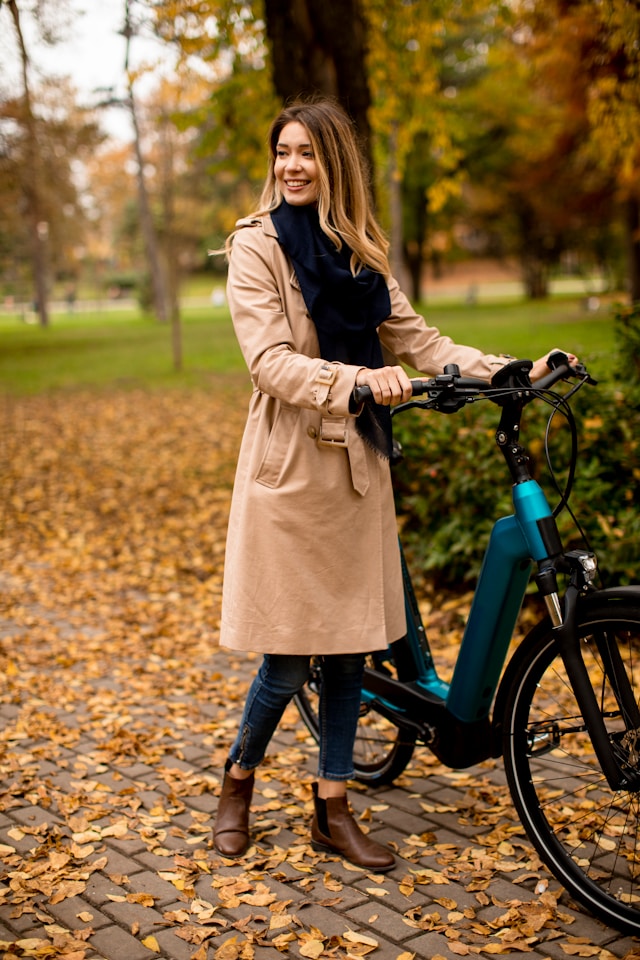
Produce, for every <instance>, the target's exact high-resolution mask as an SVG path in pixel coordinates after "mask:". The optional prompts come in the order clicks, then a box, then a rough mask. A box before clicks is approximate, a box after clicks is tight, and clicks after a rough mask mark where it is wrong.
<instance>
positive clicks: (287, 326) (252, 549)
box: [214, 100, 548, 871]
mask: <svg viewBox="0 0 640 960" xmlns="http://www.w3.org/2000/svg"><path fill="white" fill-rule="evenodd" d="M269 144H270V157H269V169H268V173H267V178H266V182H265V186H264V190H263V193H262V197H261V201H260V208H259V211H258V212H256V213H255V214H253V215H252V216H250V217H249V218H247V219H245V220H241V221H239V223H238V225H237V229H236V231H235V232H234V234H232V236H231V237H230V239H229V242H228V244H227V249H228V252H229V277H228V286H227V293H228V299H229V304H230V308H231V314H232V318H233V323H234V327H235V331H236V334H237V337H238V341H239V343H240V346H241V348H242V351H243V354H244V357H245V360H246V362H247V366H248V368H249V371H250V373H251V378H252V382H253V388H254V389H253V395H252V398H251V402H250V408H249V415H248V421H247V425H246V429H245V433H244V438H243V441H242V446H241V449H240V454H239V459H238V468H237V475H236V481H235V486H234V493H233V500H232V506H231V515H230V520H229V530H228V538H227V553H226V560H225V579H224V588H223V604H222V620H221V644H222V646H225V647H229V648H231V649H234V650H247V651H249V650H250V651H256V652H260V653H262V654H264V659H263V662H262V665H261V667H260V670H259V672H258V674H257V676H256V678H255V680H254V681H253V684H252V686H251V689H250V691H249V694H248V697H247V701H246V704H245V708H244V714H243V717H242V721H241V723H240V728H239V731H238V736H237V739H236V741H235V743H234V744H233V746H232V748H231V751H230V754H229V759H228V761H227V764H226V767H225V776H224V782H223V787H222V792H221V796H220V801H219V804H218V813H217V819H216V824H215V828H214V842H215V846H216V849H217V850H218V851H219V852H220V853H221V854H223V855H224V856H227V857H238V856H241V855H242V854H243V853H244V852H245V850H246V848H247V846H248V843H249V805H250V802H251V795H252V789H253V780H254V771H255V769H256V767H257V766H258V765H259V763H260V762H261V760H262V759H263V757H264V753H265V750H266V748H267V745H268V743H269V740H270V739H271V736H272V734H273V732H274V730H275V728H276V726H277V724H278V722H279V720H280V718H281V716H282V714H283V712H284V709H285V708H286V706H287V704H288V703H289V702H290V700H291V698H292V697H293V696H294V694H295V693H296V692H297V691H298V690H299V689H300V688H301V687H302V686H303V685H304V683H305V681H306V680H307V677H308V673H309V661H310V657H311V656H312V655H313V656H316V657H319V658H320V659H321V664H322V673H323V684H322V690H321V696H320V717H321V723H320V730H321V738H320V750H319V763H318V782H317V783H315V784H314V785H313V792H314V803H315V814H314V817H313V822H312V827H311V836H312V844H313V846H314V848H315V849H320V850H324V851H328V852H331V853H338V854H340V855H341V856H343V857H345V858H346V859H348V860H349V861H351V862H353V863H355V864H357V865H359V866H362V867H365V868H366V869H368V870H374V871H386V870H389V869H391V868H392V867H393V866H394V862H395V861H394V857H393V854H392V853H391V851H390V850H389V849H388V848H386V847H384V846H382V845H380V844H378V843H375V842H374V841H372V840H371V839H370V838H368V837H367V836H366V835H365V834H364V833H363V832H362V831H361V830H360V827H359V826H358V824H357V823H356V821H355V820H354V818H353V816H352V815H351V812H350V809H349V805H348V802H347V798H346V782H347V781H348V780H349V779H350V778H352V777H353V760H352V751H353V744H354V738H355V731H356V726H357V721H358V712H359V706H360V688H361V682H362V672H363V667H364V657H365V654H366V653H369V652H371V651H374V650H381V649H384V648H385V647H386V646H387V644H388V643H389V642H391V641H394V640H397V639H398V638H399V637H401V636H403V635H404V633H405V632H406V624H405V614H404V600H403V592H402V582H401V569H400V556H399V549H398V543H397V532H396V520H395V512H394V503H393V495H392V489H391V479H390V471H389V454H390V450H391V425H390V414H389V406H390V404H394V403H398V402H401V401H406V400H408V399H409V397H410V395H411V385H410V381H409V378H408V376H407V374H406V372H405V370H404V369H403V367H401V366H399V365H387V364H385V361H384V359H383V353H382V347H383V346H384V347H385V348H386V349H387V350H388V351H389V353H390V354H391V355H393V356H394V357H396V358H398V359H399V360H401V361H404V362H406V363H407V364H408V365H409V366H411V367H413V368H414V369H416V370H419V371H421V372H422V373H424V374H427V375H429V376H431V375H435V374H438V373H441V372H442V370H443V367H444V365H445V364H447V363H457V364H458V365H459V366H460V368H461V370H462V372H463V374H465V375H467V376H475V377H483V378H490V377H491V376H492V375H493V374H494V373H495V371H496V370H497V369H498V368H499V367H500V366H502V365H503V364H504V363H505V359H504V358H500V357H498V356H492V355H484V354H482V353H481V352H480V351H479V350H476V349H474V348H471V347H465V346H459V345H456V344H454V343H453V342H452V341H451V340H450V339H449V338H448V337H444V336H441V335H440V333H439V332H438V330H436V329H434V328H429V327H427V326H426V324H425V322H424V320H423V318H422V317H420V316H418V315H417V314H416V313H415V311H414V310H413V309H412V307H411V306H410V304H409V302H408V301H407V299H406V298H405V296H404V295H403V294H402V293H401V292H400V289H399V287H398V284H397V283H396V281H395V280H394V279H393V278H392V277H391V276H390V272H389V263H388V259H387V243H386V241H385V239H384V236H383V234H382V231H381V229H380V227H379V226H378V224H377V223H376V221H375V219H374V216H373V213H372V210H371V206H370V201H369V194H368V189H367V182H366V178H365V175H364V172H363V166H362V162H361V159H360V156H359V152H358V148H357V142H356V139H355V136H354V132H353V129H352V126H351V123H350V121H349V120H348V118H347V117H346V115H345V114H344V113H343V111H342V110H341V109H340V108H339V107H338V106H337V105H335V104H334V103H333V102H331V101H327V100H322V101H311V102H304V103H297V104H294V105H292V106H289V107H287V108H286V109H284V110H283V111H282V112H281V113H280V115H279V116H278V117H277V118H276V119H275V121H274V122H273V124H272V127H271V131H270V135H269ZM547 369H548V368H547V366H546V362H545V359H544V358H542V359H541V360H539V361H536V363H535V364H534V368H533V371H532V376H533V377H534V378H535V377H539V376H541V375H542V374H543V373H544V372H546V371H547ZM356 384H358V385H360V384H367V385H368V386H369V387H370V388H371V390H372V393H373V398H374V400H375V406H373V405H366V406H364V407H358V408H355V407H354V406H353V403H352V399H351V397H352V391H353V388H354V386H355V385H356Z"/></svg>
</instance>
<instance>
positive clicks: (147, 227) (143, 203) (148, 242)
mask: <svg viewBox="0 0 640 960" xmlns="http://www.w3.org/2000/svg"><path fill="white" fill-rule="evenodd" d="M123 32H124V35H125V38H126V41H127V44H126V53H125V64H124V69H125V73H126V74H127V84H128V90H129V97H128V106H129V112H130V114H131V124H132V126H133V147H134V151H135V155H136V164H137V180H138V205H139V213H140V226H141V229H142V238H143V241H144V248H145V254H146V259H147V266H148V269H149V275H150V278H151V288H152V292H153V307H154V313H155V315H156V319H157V320H159V321H160V323H166V322H167V321H168V320H169V298H168V295H167V284H166V283H165V276H164V270H163V268H162V264H161V262H160V253H159V248H158V239H157V236H156V230H155V226H154V223H153V216H152V213H151V205H150V203H149V194H148V192H147V184H146V181H145V175H144V158H143V156H142V145H141V142H140V126H139V124H138V114H137V111H136V102H135V97H134V93H133V80H132V78H131V75H130V73H129V48H130V44H131V37H132V36H133V31H132V28H131V20H130V16H129V0H125V26H124V31H123Z"/></svg>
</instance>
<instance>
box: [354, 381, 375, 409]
mask: <svg viewBox="0 0 640 960" xmlns="http://www.w3.org/2000/svg"><path fill="white" fill-rule="evenodd" d="M351 396H352V397H353V402H354V403H355V404H356V406H358V407H359V406H360V404H361V403H364V402H365V401H366V400H372V399H373V394H372V393H371V387H368V386H367V385H366V383H365V384H363V385H362V386H361V387H358V386H355V387H354V388H353V392H352V394H351Z"/></svg>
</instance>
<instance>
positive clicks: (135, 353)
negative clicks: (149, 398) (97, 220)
mask: <svg viewBox="0 0 640 960" xmlns="http://www.w3.org/2000/svg"><path fill="white" fill-rule="evenodd" d="M182 352H183V363H182V371H181V372H176V371H175V370H174V362H173V354H172V346H171V327H170V325H168V324H158V323H156V322H155V321H154V320H151V319H148V318H143V317H141V316H140V314H139V312H138V311H137V310H118V311H111V312H106V311H102V312H100V313H94V314H83V313H76V314H74V315H73V316H71V317H68V316H66V315H54V316H53V318H52V321H51V324H50V326H49V327H48V328H47V329H42V328H41V327H39V326H37V325H26V324H23V323H21V322H19V321H17V320H15V319H9V318H7V317H0V385H1V387H0V389H2V390H4V392H10V393H16V394H23V393H40V392H43V391H50V390H55V389H60V388H64V389H70V388H75V387H105V386H111V385H113V386H122V387H125V386H130V385H131V386H133V385H142V386H149V387H165V386H193V385H196V384H199V383H204V382H206V380H207V379H208V378H209V377H210V376H211V374H216V373H238V372H240V371H243V372H244V371H245V370H246V368H245V366H244V361H243V359H242V355H241V353H240V350H239V348H238V344H237V341H236V338H235V335H234V332H233V328H232V325H231V320H230V318H229V313H228V311H227V310H226V309H223V308H213V307H209V308H204V307H203V308H197V309H196V308H192V309H189V310H186V311H185V312H184V316H183V318H182Z"/></svg>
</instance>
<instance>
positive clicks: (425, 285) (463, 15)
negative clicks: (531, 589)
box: [0, 0, 640, 584]
mask: <svg viewBox="0 0 640 960" xmlns="http://www.w3.org/2000/svg"><path fill="white" fill-rule="evenodd" d="M109 8H110V14H109V19H108V20H107V19H106V18H105V14H100V15H98V14H97V12H96V9H95V8H94V9H93V10H92V9H91V6H88V7H87V8H86V10H83V8H82V5H81V4H79V3H74V2H71V0H69V2H67V3H51V2H47V0H40V2H37V3H35V2H31V3H28V2H24V3H17V2H7V0H5V2H4V3H3V5H2V9H1V10H0V13H1V15H2V27H3V31H2V36H3V40H2V55H3V58H4V60H5V61H6V66H7V69H6V71H3V74H2V80H0V93H1V96H2V101H1V103H2V116H1V117H0V135H1V145H2V149H1V151H0V174H1V176H0V292H1V294H2V299H1V302H2V312H1V313H0V335H1V337H2V343H1V346H2V349H1V350H0V376H1V378H2V385H3V389H4V390H5V391H6V392H7V393H9V394H21V393H24V392H31V393H34V392H35V393H41V394H42V393H43V392H45V391H51V390H56V389H60V388H67V389H68V388H69V387H72V386H74V385H75V386H78V387H88V386H93V387H96V388H97V387H101V388H103V389H106V388H109V387H110V388H111V389H116V390H121V389H123V387H126V385H132V384H142V385H145V384H146V385H149V386H150V385H155V386H156V387H157V388H160V387H161V388H163V389H165V390H169V389H171V388H173V387H176V386H178V385H181V386H184V385H187V384H192V385H194V384H197V385H199V386H202V385H203V383H205V382H206V380H207V377H208V376H209V377H211V376H213V377H216V376H217V377H218V378H227V380H228V378H229V377H233V376H234V375H235V376H236V382H237V383H240V382H241V377H242V371H243V363H242V359H241V357H240V355H239V352H238V350H237V346H236V344H235V340H234V337H233V332H232V328H231V324H230V321H229V316H228V312H227V310H226V306H225V298H224V280H225V261H224V258H223V257H218V256H213V257H212V256H211V255H210V251H211V250H212V249H219V248H220V247H221V245H222V244H223V242H224V239H225V237H226V235H227V234H228V233H229V231H231V230H232V229H233V226H234V224H235V221H236V219H237V218H238V217H239V216H242V215H245V214H247V213H248V212H249V211H250V210H251V209H253V208H254V207H255V204H256V202H257V200H256V198H257V196H258V195H259V191H260V185H261V182H262V179H263V176H264V170H265V141H266V133H267V129H268V124H269V122H270V120H271V118H272V117H273V115H274V113H275V112H276V111H277V109H278V106H279V104H281V103H282V102H283V101H286V100H288V99H290V98H292V97H295V96H297V95H300V94H303V95H308V94H313V93H318V92H320V93H323V94H329V95H332V96H335V97H337V98H338V99H339V100H340V101H341V102H342V103H343V104H344V105H345V107H346V108H347V109H348V111H349V112H350V114H351V115H352V116H353V118H354V121H355V122H356V125H357V129H358V132H359V135H360V138H361V142H362V148H363V152H364V154H365V156H366V157H367V159H368V161H369V165H370V168H371V172H372V189H373V191H374V195H375V199H376V206H377V209H378V213H379V217H380V219H381V221H382V223H383V225H384V227H385V229H386V230H387V232H388V235H389V238H390V242H391V260H392V266H393V271H394V273H395V275H396V276H398V277H399V278H400V280H401V282H402V285H403V287H404V288H405V290H406V292H407V293H408V295H409V296H410V297H411V298H412V300H413V301H414V302H415V303H416V305H417V306H418V307H419V309H422V310H424V312H425V313H426V316H427V319H428V321H429V322H430V323H432V324H433V325H436V326H439V327H440V328H441V329H442V330H443V332H445V333H448V334H450V335H451V336H453V337H454V338H455V339H458V340H459V341H461V342H470V343H473V344H475V345H477V346H479V347H481V348H483V349H486V350H489V351H494V352H507V353H511V354H514V355H517V356H536V355H538V354H539V353H541V352H544V351H546V350H547V349H549V348H550V347H552V346H556V345H560V346H562V345H565V346H566V348H567V349H572V350H573V351H574V352H576V353H578V354H579V355H580V356H581V358H582V359H583V360H584V361H585V362H587V363H588V364H589V365H590V366H591V367H592V368H593V373H594V376H595V377H596V378H597V379H599V380H600V381H601V386H600V388H599V390H598V391H597V393H595V392H592V396H591V397H588V398H585V399H584V400H581V402H580V404H579V405H578V411H579V413H580V414H581V415H582V422H583V424H586V435H585V437H584V438H583V440H584V441H585V442H584V444H583V455H584V456H585V458H586V462H583V463H582V465H581V469H580V471H579V476H578V481H577V484H576V493H575V495H576V498H577V503H576V506H577V509H578V512H580V513H581V514H585V516H584V525H585V529H586V531H587V533H588V534H589V537H590V539H591V542H592V545H593V546H594V548H596V549H597V550H602V551H603V552H604V557H603V559H604V561H605V566H606V568H607V570H608V573H609V576H612V577H614V578H615V579H621V580H623V581H625V582H628V581H629V580H632V579H633V578H634V577H635V576H636V571H637V561H638V556H639V548H638V527H639V521H638V518H637V496H636V489H637V485H638V479H639V478H640V477H639V473H638V466H637V447H636V444H637V440H636V438H637V435H638V430H637V417H638V404H637V383H638V376H639V363H640V360H639V353H640V350H639V344H640V333H639V331H638V322H639V321H638V302H639V301H640V177H639V171H640V67H639V60H640V53H639V45H640V10H639V9H638V7H637V4H635V3H632V2H628V0H598V2H595V3H594V2H592V0H572V2H568V0H535V2H533V0H527V2H521V3H519V2H511V0H510V2H505V3H486V2H482V3H478V2H475V0H438V2H433V3H432V2H428V3H427V2H425V0H397V2H393V3H389V2H386V0H384V2H383V0H346V2H344V3H326V2H323V0H291V2H276V0H264V2H258V0H255V2H253V3H249V2H231V0H227V2H218V3H215V2H204V0H201V2H198V3H194V2H188V0H182V2H175V0H174V2H158V0H126V2H123V3H122V4H121V5H120V6H118V5H117V4H111V5H109ZM83 18H84V20H83ZM92 24H93V25H94V31H95V27H96V25H97V24H99V26H100V30H101V31H102V34H101V35H96V34H95V32H94V33H93V34H92V33H91V32H90V31H89V30H88V28H89V26H91V25H92ZM76 34H77V35H78V37H80V36H82V37H83V40H82V44H81V46H80V45H77V46H76V48H75V49H76V58H77V60H78V63H77V65H76V64H74V62H73V47H71V48H70V47H69V43H70V41H71V40H73V38H74V37H75V35H76ZM102 46H104V48H105V51H106V50H108V51H109V55H108V57H106V56H105V55H104V53H103V52H102ZM69 50H70V51H71V52H65V51H69ZM80 50H81V51H82V55H81V56H80V53H79V51H80ZM92 50H94V51H95V61H96V63H95V65H94V67H93V72H92V73H91V76H92V77H93V78H94V79H95V78H96V77H98V78H99V77H100V75H101V73H100V67H99V64H100V63H102V62H105V63H106V62H108V64H109V66H108V69H106V68H104V82H103V83H102V84H100V83H98V84H97V85H96V86H94V87H91V86H90V85H89V86H88V85H87V77H84V78H83V73H82V69H83V68H82V64H83V63H84V64H86V63H87V62H88V61H90V60H91V53H92ZM56 51H58V56H57V57H56ZM117 51H119V56H120V62H119V64H118V63H114V59H115V57H114V53H115V52H117ZM84 70H85V73H86V72H87V67H86V66H85V67H84ZM74 77H75V79H74ZM79 81H80V82H79ZM218 382H220V381H219V380H218ZM245 385H246V381H245ZM213 389H215V387H213ZM236 402H237V403H238V404H242V403H243V402H244V400H243V399H238V400H237V401H236ZM483 416H484V417H485V419H483ZM488 416H489V415H488V414H485V415H482V414H481V415H480V418H479V419H476V420H475V421H474V423H475V425H476V429H475V430H473V431H469V426H470V424H469V423H464V424H461V423H460V421H459V420H458V419H456V422H455V423H452V424H446V425H445V424H443V423H435V422H432V423H430V424H429V433H428V440H427V439H426V431H425V430H424V428H423V426H422V425H419V424H417V423H416V424H415V426H414V427H411V426H404V427H403V428H402V436H403V440H404V441H405V442H406V443H408V447H409V451H410V453H411V468H410V469H411V471H412V472H411V475H409V468H404V473H402V474H401V475H400V476H399V479H398V489H399V491H401V492H402V493H404V494H407V495H406V496H404V497H403V500H402V503H401V504H399V508H398V509H399V514H400V515H401V520H402V522H403V526H404V527H405V533H406V536H407V540H408V542H409V545H410V547H411V549H412V550H413V556H414V560H415V561H416V562H417V563H418V564H419V566H420V567H421V569H422V570H423V571H424V572H425V573H428V574H429V577H430V578H434V577H435V579H436V580H439V581H440V582H443V583H449V584H454V583H457V582H459V581H460V579H461V578H462V579H463V580H464V579H470V578H472V577H473V576H475V574H476V572H477V565H478V561H479V558H480V556H481V545H480V541H479V539H478V534H483V533H486V532H487V524H488V522H489V520H488V518H489V517H490V516H492V515H495V512H496V510H497V509H503V508H504V507H506V506H508V503H507V502H506V501H505V499H504V497H502V498H500V497H499V496H498V494H497V491H498V489H499V475H498V474H497V473H496V470H497V466H496V464H495V458H493V457H492V456H490V455H489V454H490V451H489V450H488V449H487V446H486V443H485V440H486V436H487V431H488V430H489V429H490V419H486V418H487V417H488ZM536 417H537V418H536ZM432 419H435V418H432ZM542 430H543V425H542V414H540V415H534V417H533V418H532V421H531V431H532V436H533V437H538V438H539V437H540V436H541V435H542ZM461 432H462V433H463V434H464V435H465V436H466V435H467V434H468V433H469V432H471V433H472V434H473V435H474V438H473V439H471V440H467V441H465V444H464V445H458V447H456V445H455V444H452V442H451V441H452V438H454V437H455V436H457V435H459V434H460V433H461ZM557 432H559V431H557ZM478 438H480V440H479V439H478ZM481 444H484V446H482V445H481ZM541 459H542V458H541ZM563 459H564V460H566V459H567V454H566V452H565V451H564V450H563V449H562V447H560V449H559V451H558V450H557V451H556V461H555V468H556V469H557V470H559V472H560V474H561V473H562V466H563ZM470 475H471V476H472V478H473V482H472V483H471V482H469V476H470ZM434 477H437V478H442V477H446V478H447V483H446V485H442V484H439V483H437V484H436V483H434V482H433V480H434ZM426 492H428V493H429V497H425V493H426ZM554 495H555V493H554ZM427 502H429V509H430V510H431V511H432V513H431V516H433V517H439V518H445V521H446V522H445V523H444V524H441V525H440V530H439V531H438V532H433V533H432V535H431V536H430V538H429V541H430V542H429V544H428V545H427V544H425V543H424V536H423V535H422V534H421V529H420V525H421V524H424V523H425V521H428V518H429V515H427V514H426V513H425V509H426V508H425V504H426V503H427ZM570 528H571V522H570V520H568V521H567V523H566V524H565V528H564V529H563V532H568V531H569V529H570ZM452 551H453V554H452ZM452 556H454V557H459V558H460V561H461V562H459V563H458V562H457V561H456V562H452Z"/></svg>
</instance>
